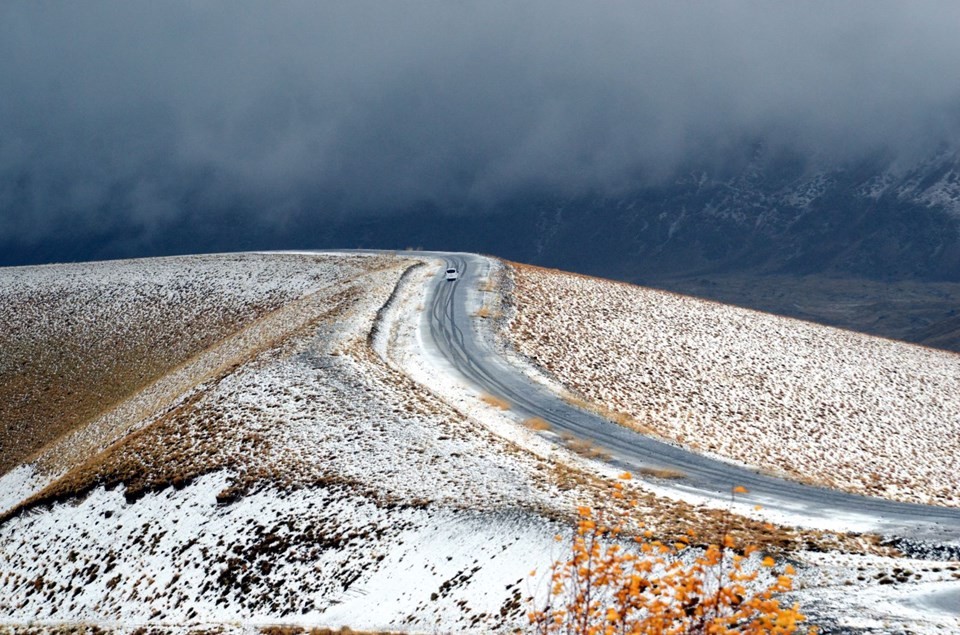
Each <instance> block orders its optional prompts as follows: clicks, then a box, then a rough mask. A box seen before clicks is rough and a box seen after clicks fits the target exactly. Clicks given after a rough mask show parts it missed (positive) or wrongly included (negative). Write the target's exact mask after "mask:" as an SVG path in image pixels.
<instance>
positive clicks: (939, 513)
mask: <svg viewBox="0 0 960 635" xmlns="http://www.w3.org/2000/svg"><path fill="white" fill-rule="evenodd" d="M425 255H430V256H433V257H439V258H441V259H442V260H444V261H445V262H446V266H448V267H456V268H457V270H458V271H459V272H460V278H459V280H457V281H454V282H449V281H446V280H445V279H444V274H443V272H442V271H441V272H439V273H438V275H437V276H436V278H435V279H434V280H433V281H432V282H431V286H430V289H429V290H428V300H427V304H428V309H429V310H427V311H424V314H423V315H424V321H423V323H422V325H421V329H422V333H423V335H424V337H425V338H426V339H428V340H429V341H431V342H432V343H433V345H434V346H435V347H436V349H437V350H438V351H439V352H440V353H441V354H442V355H443V356H444V357H445V358H446V359H447V361H448V362H449V363H450V365H451V366H452V367H453V368H454V369H455V371H456V372H457V373H459V374H460V375H461V376H462V379H463V380H464V381H465V382H467V383H468V384H469V385H471V386H472V387H474V388H475V389H476V390H478V391H480V392H484V393H489V394H491V395H495V396H498V397H502V398H504V399H506V400H507V401H509V402H510V404H511V410H512V411H513V412H515V413H516V414H517V415H519V416H520V417H524V418H525V417H534V416H536V417H542V418H543V419H545V420H547V421H548V422H550V424H551V426H552V428H553V429H554V430H556V431H565V432H568V433H570V434H572V435H574V436H576V437H578V438H581V439H587V440H590V441H591V442H593V443H595V444H596V445H598V446H600V447H602V448H604V449H605V450H607V451H608V452H609V453H610V455H611V458H610V459H609V462H610V463H611V464H613V465H615V466H616V467H618V468H622V469H625V470H631V471H636V470H637V469H638V468H644V467H646V468H651V467H652V468H670V469H672V470H677V471H679V472H682V473H683V474H684V475H685V476H684V477H683V478H681V479H677V480H673V479H672V480H671V481H670V483H669V487H671V488H676V489H680V490H684V491H687V492H690V493H694V494H698V495H701V496H707V497H710V498H717V499H720V498H722V499H728V498H729V496H730V492H731V488H732V487H734V486H737V485H741V486H743V487H745V488H747V490H748V493H747V494H745V495H738V500H742V501H744V502H749V503H750V504H761V505H763V506H764V507H765V508H767V509H773V510H778V511H781V512H784V513H785V514H789V515H790V516H791V517H794V518H797V517H800V518H806V519H808V520H809V521H811V523H810V524H811V526H817V525H828V526H834V527H836V526H838V525H839V526H844V525H845V524H847V523H848V524H849V527H850V528H859V529H861V530H862V528H864V527H867V528H869V529H870V530H871V531H877V532H879V533H882V534H884V535H888V536H897V537H906V538H911V539H918V540H923V541H929V542H932V543H936V544H943V543H951V544H956V543H960V509H956V508H944V507H933V506H926V505H916V504H908V503H897V502H893V501H889V500H884V499H880V498H871V497H865V496H858V495H855V494H848V493H845V492H840V491H836V490H830V489H825V488H821V487H815V486H810V485H804V484H802V483H798V482H795V481H789V480H785V479H782V478H777V477H774V476H770V475H767V474H763V473H760V472H757V471H754V470H751V469H749V468H746V467H742V466H739V465H735V464H731V463H726V462H723V461H718V460H715V459H711V458H708V457H705V456H702V455H700V454H696V453H694V452H690V451H687V450H684V449H683V448H680V447H677V446H674V445H670V444H668V443H664V442H661V441H658V440H656V439H653V438H650V437H647V436H644V435H642V434H639V433H637V432H634V431H632V430H629V429H627V428H624V427H622V426H619V425H617V424H615V423H612V422H610V421H608V420H606V419H604V418H603V417H601V416H599V415H597V414H595V413H592V412H588V411H585V410H582V409H580V408H578V407H576V406H573V405H571V404H568V403H567V402H565V401H564V400H563V399H562V398H561V397H560V396H559V395H557V394H555V393H554V392H552V391H551V390H550V389H549V388H547V387H545V386H543V385H541V384H540V383H538V382H535V381H533V380H531V379H530V378H529V377H528V376H527V375H525V374H524V373H523V372H522V371H521V370H520V369H518V368H516V367H515V366H513V365H511V364H510V363H509V362H507V361H506V360H505V359H504V358H503V357H502V356H501V355H498V354H497V352H496V351H495V347H494V345H493V336H492V332H491V330H490V329H491V327H490V326H489V321H488V320H483V319H480V318H477V317H474V316H473V312H474V311H475V310H476V308H478V307H479V306H480V291H479V290H478V285H479V283H480V282H481V281H482V280H484V279H486V278H487V275H488V274H489V272H490V269H491V267H492V264H491V261H490V260H489V259H487V258H485V257H482V256H478V255H474V254H460V253H430V254H425Z"/></svg>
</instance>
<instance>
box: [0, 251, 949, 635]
mask: <svg viewBox="0 0 960 635" xmlns="http://www.w3.org/2000/svg"><path fill="white" fill-rule="evenodd" d="M218 258H220V259H221V260H218ZM271 258H277V259H278V261H279V262H280V263H281V264H271V262H270V261H271ZM185 260H190V259H185ZM202 260H204V261H205V264H204V267H206V269H205V271H207V274H206V276H207V277H206V278H205V279H207V280H208V284H211V285H212V284H213V282H212V281H213V280H216V279H220V280H223V281H225V282H224V284H227V283H228V282H229V286H231V288H234V287H236V288H237V289H236V296H237V297H243V298H245V299H244V300H243V301H242V302H240V301H238V304H244V303H246V304H244V305H245V306H260V305H261V293H262V295H263V296H264V297H273V298H274V301H272V303H268V304H267V305H264V306H270V307H271V309H270V310H269V311H266V312H263V310H261V311H260V312H259V313H257V314H256V315H252V316H250V317H249V318H245V319H244V320H240V321H237V322H235V323H233V325H232V326H231V327H230V328H231V329H233V330H230V329H227V328H226V327H224V330H225V332H224V334H223V335H222V336H221V337H220V338H219V339H217V340H216V341H213V342H210V343H208V344H207V345H206V347H205V348H203V349H202V350H200V351H199V352H196V353H194V354H193V355H192V356H191V357H190V358H189V359H188V360H185V361H184V362H182V363H180V364H179V365H178V366H177V367H176V368H173V369H170V370H168V372H166V373H165V374H164V375H163V376H162V377H161V378H159V379H157V380H156V381H154V382H153V383H151V384H149V385H147V386H146V387H144V388H141V389H140V390H138V391H135V392H134V394H132V395H130V396H128V397H127V398H125V399H124V400H123V401H122V402H121V403H120V404H119V405H117V406H115V407H113V408H111V409H110V410H109V411H108V412H107V413H105V414H103V415H101V416H99V417H97V418H95V419H93V420H91V421H88V422H87V423H86V424H85V425H83V426H80V427H79V428H78V429H77V430H76V431H74V432H73V433H71V434H69V435H67V436H65V437H63V438H62V439H61V440H60V441H59V442H57V443H55V444H54V445H52V446H48V449H47V450H46V452H45V453H42V454H41V455H39V457H40V458H39V459H38V460H35V461H29V462H27V463H25V464H22V465H19V466H18V467H15V468H14V469H13V470H11V471H8V472H6V473H5V474H0V513H2V512H3V511H4V510H9V509H10V508H12V507H15V506H16V505H17V504H18V503H20V502H22V501H23V500H24V499H28V498H29V497H31V496H32V497H34V498H33V502H31V503H29V504H27V506H26V509H25V510H24V511H22V512H21V513H18V514H14V515H12V516H10V517H8V518H6V519H5V520H3V521H0V632H5V629H10V628H14V629H20V630H21V631H25V632H32V631H31V629H32V628H35V627H38V626H39V627H42V628H51V629H57V628H60V627H61V626H63V625H66V627H67V628H70V627H74V626H77V625H94V626H96V627H97V628H106V629H108V630H115V631H118V632H123V633H132V632H135V631H136V630H137V629H139V628H140V627H142V626H149V627H151V628H155V629H157V630H158V631H160V632H163V631H172V632H183V633H186V632H188V631H191V630H193V629H197V628H202V629H213V630H216V631H221V632H238V633H240V632H242V633H252V632H255V631H256V629H258V628H259V627H261V626H265V625H298V626H303V627H307V628H309V627H311V626H315V625H320V626H324V627H332V628H337V627H339V626H341V625H348V626H350V627H351V628H355V629H368V630H383V629H386V630H391V631H405V632H407V631H409V632H415V633H460V632H472V633H490V632H514V630H515V629H517V628H520V627H523V626H524V624H525V617H524V613H525V611H526V609H527V605H526V604H525V602H524V600H525V598H527V597H528V596H530V595H531V594H534V593H536V592H537V591H538V589H539V590H542V589H543V586H542V582H541V583H540V584H538V582H537V581H538V580H541V581H542V578H536V579H531V578H530V576H529V572H530V571H531V570H532V569H536V570H538V571H540V572H541V576H542V575H543V573H542V572H544V571H546V570H547V568H548V565H549V563H550V562H552V561H553V560H554V559H555V558H556V557H558V555H559V553H560V551H559V549H560V547H559V546H558V544H557V543H556V541H555V540H554V536H555V534H557V533H558V532H563V531H565V528H567V527H569V521H570V517H571V514H572V511H573V510H574V509H575V507H576V506H577V505H584V504H586V505H590V506H592V507H594V508H596V509H605V510H607V513H611V514H612V513H618V512H617V510H618V508H619V509H620V510H621V511H622V510H623V509H627V508H629V509H631V510H632V512H631V513H632V514H633V515H634V517H635V518H636V519H637V520H638V522H641V523H642V524H643V525H644V526H645V527H646V528H648V529H650V530H651V531H653V532H655V535H656V536H657V537H662V538H671V537H675V536H677V535H680V534H682V533H683V532H685V531H686V530H687V529H689V528H691V527H693V528H696V529H697V531H698V533H699V534H700V535H701V536H703V538H704V539H705V540H717V539H718V537H717V535H716V534H717V532H718V531H729V532H730V533H731V534H733V535H735V536H736V537H737V539H738V540H739V541H740V542H758V543H760V545H761V548H762V549H763V550H764V551H767V550H769V551H770V552H772V553H775V554H778V557H780V556H783V555H787V556H788V557H789V558H790V560H791V561H792V562H793V563H794V564H795V565H796V566H797V568H798V569H799V575H798V579H797V584H798V587H800V590H799V592H798V594H797V597H796V599H797V600H798V601H800V602H801V605H802V606H804V607H806V606H808V605H809V606H810V607H811V608H812V609H815V610H814V613H815V614H816V615H818V617H819V618H821V619H823V620H824V623H827V622H829V621H831V620H832V621H833V622H835V623H838V624H845V623H853V622H849V620H860V623H863V620H864V619H870V620H874V622H875V623H876V624H885V625H886V626H890V625H896V624H907V625H909V627H910V628H911V629H913V630H914V631H918V630H920V631H922V630H923V629H924V628H927V627H929V629H928V630H930V631H931V632H934V631H935V629H936V628H937V627H939V626H942V625H943V624H949V623H950V620H951V619H952V618H950V617H949V616H946V617H945V616H944V615H943V614H942V613H939V614H937V613H936V612H934V613H933V614H932V615H933V616H932V617H930V616H925V617H922V618H921V617H917V615H916V613H917V609H916V608H915V607H914V606H913V605H912V604H911V602H912V600H911V598H912V597H913V596H912V595H911V594H912V593H915V592H916V591H917V589H920V588H922V587H923V585H943V589H945V592H946V593H948V594H949V593H952V592H953V590H954V589H955V588H956V585H955V583H953V582H952V581H953V580H954V579H955V578H956V577H957V576H958V575H960V573H958V570H957V567H955V566H954V565H952V564H944V563H933V562H921V561H917V562H909V563H903V561H901V560H899V559H894V558H890V557H886V556H885V555H884V554H889V553H890V549H888V548H885V547H882V546H880V545H878V544H877V543H876V542H875V541H873V540H871V539H870V538H869V537H843V536H834V535H830V534H822V533H819V532H799V531H794V530H791V529H788V528H783V527H777V526H774V525H768V524H766V523H764V522H762V520H749V519H746V518H741V517H732V516H731V515H730V514H728V513H727V512H726V511H725V510H723V509H716V508H708V507H697V506H694V505H691V504H688V503H683V502H677V501H672V500H669V499H666V498H662V497H658V496H656V495H655V494H654V493H653V492H654V490H652V489H650V488H649V486H647V485H645V484H643V483H642V482H640V481H636V480H635V481H631V482H629V483H626V484H625V485H624V487H625V489H624V493H625V495H626V499H625V500H623V501H617V500H614V499H613V498H612V497H611V492H612V491H613V490H612V489H611V487H612V485H613V484H614V483H617V482H622V481H619V479H617V475H618V472H617V471H616V470H613V469H612V468H610V467H608V466H604V465H602V464H598V463H595V462H593V461H590V460H588V459H585V458H583V457H581V456H578V455H576V454H574V453H572V452H570V451H569V450H567V449H566V448H564V447H562V446H558V445H554V444H552V443H549V442H548V441H547V440H545V438H543V437H541V436H539V435H537V434H536V433H534V432H532V431H530V430H527V429H526V428H524V427H523V426H522V425H519V423H520V422H518V421H517V420H515V419H514V418H512V415H511V413H510V412H509V411H502V410H499V409H497V408H495V407H491V406H490V405H487V404H485V403H484V402H483V401H482V399H481V395H478V394H476V393H474V392H473V391H472V390H471V389H469V388H468V387H466V386H465V385H463V384H462V382H459V380H458V379H457V378H456V377H455V376H453V374H452V373H451V372H450V369H449V367H447V366H446V365H445V364H444V361H443V360H442V359H438V358H437V357H436V355H435V353H434V352H431V350H430V347H429V346H428V344H427V343H426V342H425V341H424V340H423V329H421V315H422V311H423V307H424V304H425V302H426V295H425V290H426V287H427V284H428V283H429V281H430V279H431V277H432V276H433V275H434V274H435V273H436V272H437V270H438V267H439V266H440V264H439V263H437V262H434V261H431V260H429V259H426V260H425V264H418V263H419V262H420V260H418V259H417V258H416V257H414V258H398V257H392V256H372V255H325V256H322V257H317V256H309V255H294V254H285V255H262V256H256V255H250V256H242V257H234V256H224V257H217V256H211V257H205V258H203V259H202ZM151 262H156V263H157V264H158V266H160V268H161V269H162V268H163V267H164V266H165V265H166V264H167V261H143V262H140V263H138V266H137V267H136V270H137V271H139V272H142V276H143V277H142V278H137V279H140V280H142V279H150V278H151V276H150V275H149V267H150V263H151ZM257 262H259V264H257V265H256V267H259V269H258V270H260V271H274V272H275V273H276V274H277V275H278V276H280V278H281V279H286V280H288V281H289V287H288V286H285V284H284V283H283V282H282V280H281V282H277V283H276V288H273V287H271V285H273V284H274V282H265V284H264V285H263V286H262V287H261V290H260V291H258V290H257V288H256V285H254V288H250V289H246V290H242V289H240V288H239V287H243V284H244V283H243V282H242V279H243V277H242V276H241V275H240V274H237V273H236V271H238V270H239V271H241V272H242V271H245V269H244V267H249V266H253V264H252V263H257ZM218 263H219V264H218ZM85 266H88V267H91V268H94V269H95V268H96V265H85ZM190 266H193V265H190ZM218 267H220V268H221V269H222V270H223V271H221V272H220V273H217V268H218ZM237 267H239V269H237ZM294 270H296V272H294ZM131 271H133V269H129V270H128V272H131ZM231 272H233V273H231ZM194 273H196V271H194ZM286 274H289V275H287V277H286V278H284V275H286ZM117 275H118V280H119V281H118V282H117V286H119V287H123V286H124V283H123V282H122V280H123V276H122V275H119V274H117ZM136 275H137V276H140V275H141V273H137V274H136ZM264 275H266V274H264ZM153 279H160V277H159V276H158V277H155V278H153ZM176 279H177V278H176V276H172V277H170V278H167V281H168V284H169V283H172V282H171V281H175V280H176ZM230 281H232V282H230ZM398 283H399V286H398ZM78 285H79V286H80V287H82V286H83V283H82V282H78ZM38 288H39V287H38ZM271 289H272V290H271ZM465 291H466V290H465ZM210 293H215V291H211V292H210ZM206 301H207V302H209V303H210V304H215V300H214V299H211V298H207V299H206ZM125 302H127V303H126V304H125V307H126V308H125V310H126V311H127V312H129V313H131V314H134V315H136V314H138V311H140V309H139V308H138V306H137V303H136V302H134V301H125ZM494 308H496V307H494ZM184 310H186V309H184ZM130 319H131V320H132V318H130ZM157 319H160V318H159V317H157ZM478 319H479V318H478ZM99 328H100V329H101V331H103V332H106V331H109V329H108V328H106V327H103V326H101V327H99ZM54 468H55V469H54ZM631 499H632V500H633V501H635V504H636V507H632V506H630V505H629V504H628V502H627V501H628V500H631ZM811 549H812V551H810V550H811ZM689 551H690V552H695V550H693V549H691V550H689ZM824 552H825V553H824ZM760 555H761V554H760V553H758V554H755V555H754V560H757V561H758V560H759V557H760ZM754 564H756V563H754ZM783 564H785V561H783V560H781V562H780V564H778V568H781V567H782V565H783ZM904 567H909V568H910V569H911V576H909V577H908V576H905V575H904V574H903V568H904ZM934 567H936V569H937V570H936V571H934V570H933V569H934ZM950 567H954V568H950ZM762 572H763V575H769V574H771V573H772V571H768V570H766V569H763V570H762ZM915 574H919V577H913V576H914V575H915ZM860 578H862V579H860ZM888 578H890V579H891V580H892V581H893V583H894V584H892V585H888V584H887V582H886V581H885V580H887V579H888ZM951 584H954V586H950V585H951ZM848 585H853V586H854V587H855V588H857V589H858V591H860V592H861V594H862V595H863V597H870V598H872V599H871V600H869V601H866V600H864V602H861V603H859V604H857V605H856V607H855V610H852V609H851V607H852V606H853V604H852V603H850V602H847V603H844V601H843V597H844V594H845V593H847V592H848V590H849V589H850V588H851V587H850V586H848ZM938 588H939V587H938ZM891 598H894V599H896V598H902V599H903V602H902V603H901V604H896V602H892V601H891ZM791 599H792V598H791ZM871 603H873V605H875V606H880V605H883V606H886V607H887V608H888V610H887V612H886V613H883V614H882V615H881V613H880V612H879V611H878V610H872V612H871V609H869V606H867V608H864V606H866V605H869V604H871ZM842 620H848V621H847V622H844V621H842ZM871 624H873V623H870V624H868V625H871ZM42 628H41V630H42ZM885 628H886V627H885ZM876 632H885V631H880V630H878V631H876Z"/></svg>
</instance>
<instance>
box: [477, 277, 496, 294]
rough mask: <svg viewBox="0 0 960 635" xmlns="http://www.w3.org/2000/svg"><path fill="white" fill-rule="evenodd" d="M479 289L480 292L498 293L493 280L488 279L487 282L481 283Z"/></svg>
mask: <svg viewBox="0 0 960 635" xmlns="http://www.w3.org/2000/svg"><path fill="white" fill-rule="evenodd" d="M477 289H478V290H479V291H485V292H490V291H496V286H495V285H494V284H493V280H491V279H490V278H487V279H486V280H484V281H483V282H481V283H480V286H478V287H477Z"/></svg>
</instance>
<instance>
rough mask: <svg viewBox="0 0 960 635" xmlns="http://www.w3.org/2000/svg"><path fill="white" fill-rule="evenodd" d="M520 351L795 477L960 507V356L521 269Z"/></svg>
mask: <svg viewBox="0 0 960 635" xmlns="http://www.w3.org/2000/svg"><path fill="white" fill-rule="evenodd" d="M513 272H514V280H515V285H516V286H515V289H514V293H513V298H514V302H515V312H514V314H513V321H512V323H511V329H512V334H513V337H514V339H515V341H516V344H517V348H518V350H519V352H520V353H522V354H524V355H526V356H527V357H528V358H530V359H531V360H533V361H534V362H535V363H536V364H537V365H539V366H540V367H542V368H544V369H546V370H547V371H549V372H550V373H552V374H553V375H554V376H556V377H559V378H562V381H563V383H564V384H565V385H566V386H567V387H568V388H569V389H570V390H572V391H573V392H574V393H575V394H576V395H578V396H581V397H584V398H586V399H587V400H589V401H590V402H593V403H598V404H601V405H602V406H603V407H605V408H607V409H608V410H611V411H614V412H618V413H622V414H624V415H627V418H626V419H627V421H628V422H629V424H630V425H633V426H635V427H637V428H639V429H640V430H643V431H647V432H651V433H653V434H656V435H658V436H660V437H663V438H666V439H670V440H672V441H676V442H679V443H681V444H683V445H686V446H687V447H690V448H693V449H694V450H697V451H702V452H708V453H712V454H715V455H718V456H721V457H724V458H727V459H732V460H735V461H738V462H741V463H744V464H746V465H750V466H753V467H756V468H759V469H763V470H767V471H770V472H773V473H776V474H786V475H788V476H789V477H790V478H794V479H798V480H802V481H807V482H811V483H817V484H822V485H826V486H829V487H834V488H841V489H845V490H848V491H852V492H856V493H861V494H868V495H872V496H880V497H886V498H891V499H894V500H902V501H907V502H919V503H926V504H935V505H943V506H954V507H956V506H960V455H958V453H957V451H956V448H957V447H958V445H960V355H958V354H956V353H948V352H944V351H936V350H933V349H927V348H922V347H919V346H914V345H910V344H905V343H903V342H895V341H892V340H885V339H881V338H876V337H870V336H867V335H861V334H859V333H853V332H850V331H843V330H839V329H833V328H829V327H824V326H819V325H814V324H810V323H807V322H801V321H799V320H792V319H788V318H782V317H778V316H774V315H769V314H764V313H758V312H755V311H749V310H745V309H738V308H734V307H729V306H725V305H722V304H717V303H712V302H706V301H703V300H698V299H696V298H691V297H686V296H680V295H675V294H671V293H666V292H662V291H657V290H652V289H646V288H642V287H634V286H630V285H625V284H619V283H614V282H609V281H604V280H599V279H595V278H586V277H583V276H574V275H570V274H563V273H561V272H555V271H549V270H543V269H536V268H531V267H523V266H518V267H514V268H513Z"/></svg>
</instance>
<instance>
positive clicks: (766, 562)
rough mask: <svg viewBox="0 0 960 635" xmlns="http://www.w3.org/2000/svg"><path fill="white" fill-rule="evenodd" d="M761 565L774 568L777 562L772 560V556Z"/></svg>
mask: <svg viewBox="0 0 960 635" xmlns="http://www.w3.org/2000/svg"><path fill="white" fill-rule="evenodd" d="M761 564H762V565H763V566H765V567H772V566H773V565H775V564H777V561H776V560H774V559H773V558H771V557H770V556H767V557H766V558H764V559H763V562H762V563H761Z"/></svg>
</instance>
